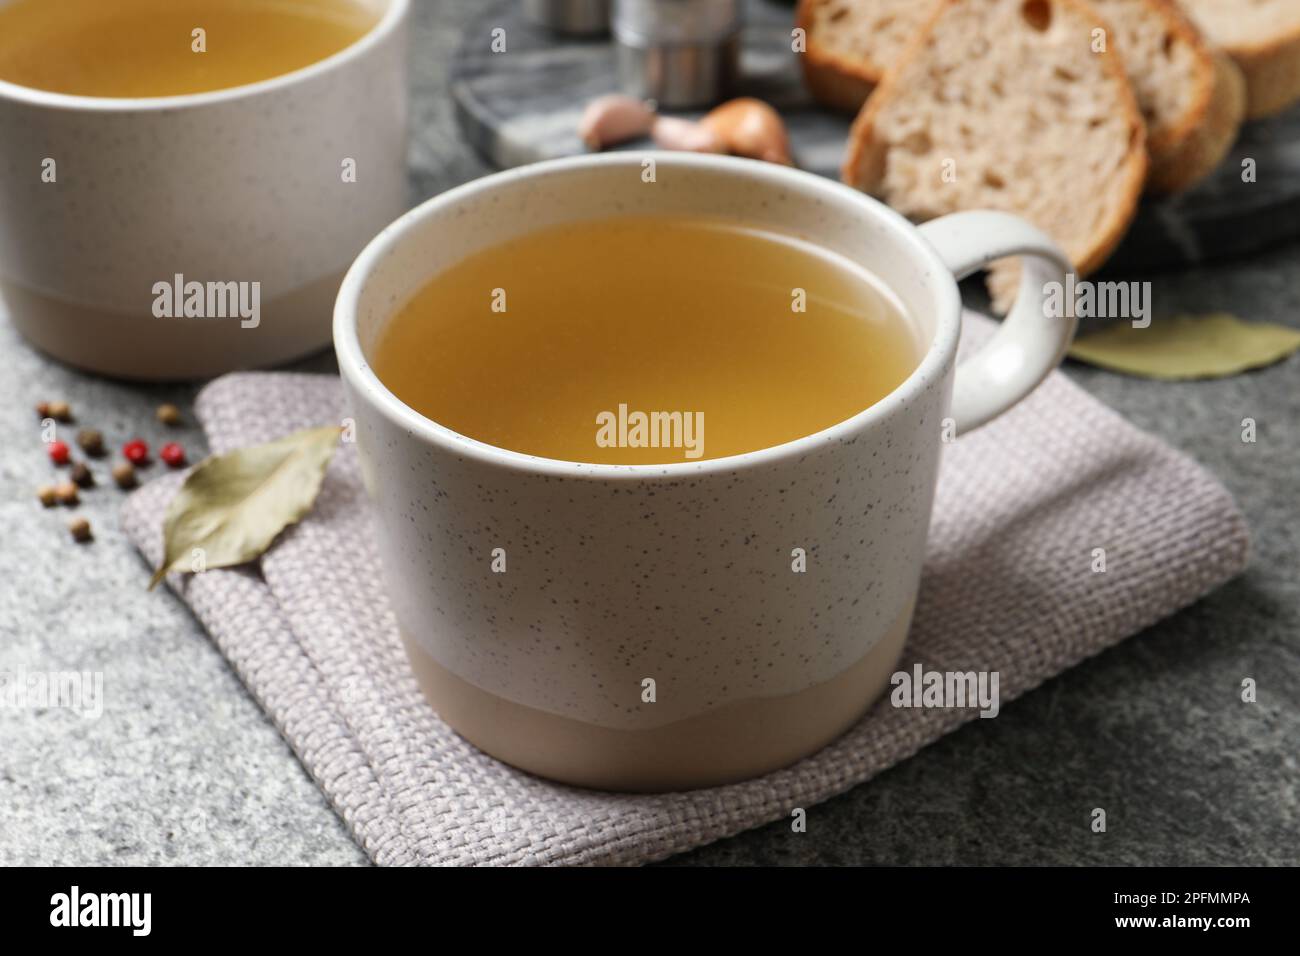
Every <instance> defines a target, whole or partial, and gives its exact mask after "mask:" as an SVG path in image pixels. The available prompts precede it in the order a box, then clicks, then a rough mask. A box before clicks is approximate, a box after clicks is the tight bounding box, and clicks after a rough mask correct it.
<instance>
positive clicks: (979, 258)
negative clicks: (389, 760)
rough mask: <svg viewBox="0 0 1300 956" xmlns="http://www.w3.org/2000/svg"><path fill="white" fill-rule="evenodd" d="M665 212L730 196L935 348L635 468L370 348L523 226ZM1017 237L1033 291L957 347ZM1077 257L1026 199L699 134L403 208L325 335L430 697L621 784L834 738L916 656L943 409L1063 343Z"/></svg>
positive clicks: (1039, 367) (522, 744)
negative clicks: (987, 336)
mask: <svg viewBox="0 0 1300 956" xmlns="http://www.w3.org/2000/svg"><path fill="white" fill-rule="evenodd" d="M651 157H652V158H653V159H654V160H655V162H656V164H657V169H656V176H655V182H654V183H653V184H647V183H646V182H644V181H643V179H642V170H643V160H644V159H646V158H651ZM649 213H658V214H674V213H676V214H694V215H700V216H710V217H725V218H731V219H739V220H740V221H742V222H744V223H746V224H749V225H752V226H755V227H759V228H767V229H772V230H776V231H781V232H786V233H795V234H798V235H800V236H802V237H804V238H806V239H808V240H810V241H812V242H815V243H817V244H819V245H821V246H823V247H825V248H828V249H830V250H832V251H834V252H837V253H839V254H840V255H842V256H846V257H848V258H849V259H851V260H853V261H854V262H856V263H858V264H860V265H862V266H865V267H866V268H867V269H868V270H870V271H871V272H872V273H874V274H875V275H876V276H878V277H880V278H881V279H882V281H883V282H884V283H885V284H886V285H887V286H888V287H889V288H890V290H892V292H893V293H894V294H895V296H896V297H897V300H898V301H899V303H900V304H901V305H902V307H903V310H904V312H905V315H906V317H907V321H909V322H911V323H913V324H914V325H915V329H916V331H917V332H918V333H919V335H920V336H921V341H923V342H925V343H928V345H927V347H926V349H925V352H924V356H923V357H922V359H921V361H920V364H919V365H918V366H917V368H916V370H915V371H914V372H913V373H912V374H911V376H910V377H909V378H908V379H907V380H906V381H905V382H904V383H903V384H902V385H900V386H899V387H898V388H897V389H896V390H895V391H894V392H892V393H891V394H889V395H888V396H886V397H885V398H884V399H883V400H881V401H880V402H878V403H876V404H875V405H873V406H871V407H870V408H867V409H866V410H864V411H862V412H861V413H859V414H857V415H855V416H854V417H853V418H850V419H848V420H847V421H844V422H841V423H840V424H838V425H835V426H834V427H832V428H828V429H825V430H824V431H821V432H818V433H816V434H813V435H809V436H807V437H805V438H800V439H798V440H797V441H792V442H789V443H786V444H783V445H778V446H776V447H772V448H765V449H762V450H760V451H755V452H751V453H748V454H743V455H736V456H733V457H727V458H717V459H711V460H705V461H700V462H695V463H674V464H666V465H630V466H629V465H610V464H579V463H575V462H564V461H555V460H550V459H543V458H535V457H532V456H529V455H523V454H519V453H516V452H513V451H508V450H504V449H501V448H496V447H493V446H490V445H485V444H483V443H480V442H477V441H474V440H472V439H470V438H467V437H465V436H462V435H459V434H457V433H455V432H453V431H451V430H449V429H447V428H445V427H443V426H442V425H439V424H438V423H436V422H434V421H430V420H429V419H427V418H424V417H423V416H421V415H420V414H418V413H417V412H415V411H414V410H412V409H411V408H409V407H407V406H406V405H404V404H403V403H402V402H401V401H399V400H398V399H397V398H396V397H395V396H394V395H393V394H392V393H391V392H390V391H389V390H388V389H387V388H386V387H385V386H384V383H383V382H382V381H380V380H379V379H378V378H377V377H376V375H375V374H374V372H373V371H372V369H371V367H370V363H369V360H368V356H369V355H370V353H371V350H372V349H373V348H374V345H375V342H376V338H377V335H378V333H379V332H380V331H381V330H382V329H383V327H384V325H385V323H386V322H387V321H388V320H389V319H390V318H391V317H392V316H393V314H394V312H395V310H396V309H397V307H398V306H399V305H400V304H401V303H402V302H403V301H404V300H405V299H406V298H407V297H409V296H410V295H411V294H413V293H414V292H415V291H416V290H417V289H418V288H419V287H420V286H422V285H423V284H424V283H425V282H427V280H428V279H429V278H430V277H431V276H433V275H435V274H436V273H437V272H438V271H439V270H442V269H445V268H447V267H448V266H449V265H451V264H452V263H454V262H456V261H458V260H459V259H461V258H463V257H465V256H467V255H470V254H472V253H474V252H477V251H479V250H481V249H484V248H485V247H489V246H492V245H493V244H496V243H500V242H501V241H503V240H506V239H509V238H511V237H514V236H517V235H519V234H521V233H526V232H528V231H530V230H536V229H539V228H543V227H547V226H551V225H555V224H558V223H562V222H569V221H575V220H581V219H587V218H597V217H606V216H611V215H634V214H649ZM1010 255H1022V256H1024V260H1023V261H1024V269H1023V274H1022V284H1021V288H1020V297H1019V300H1018V302H1017V304H1016V306H1015V308H1014V310H1013V311H1012V313H1011V315H1010V316H1009V317H1008V318H1007V319H1006V320H1005V321H1004V322H1003V324H1002V327H1001V329H1000V331H999V332H998V333H997V334H996V335H995V336H994V338H993V340H992V341H991V342H990V343H989V344H988V345H987V346H986V347H984V348H983V349H982V350H981V351H980V352H978V353H977V354H975V355H974V356H973V357H971V358H970V359H968V360H967V361H965V362H963V364H962V365H961V367H960V368H957V367H956V352H957V341H958V336H959V333H960V316H961V300H960V298H959V295H958V291H957V284H956V277H960V276H962V275H965V274H967V273H970V272H972V271H974V270H975V269H977V268H979V267H981V266H983V265H986V264H988V263H989V262H991V261H993V260H995V259H999V258H1002V257H1003V256H1010ZM580 267H581V265H580V264H579V263H575V264H574V268H580ZM1067 268H1068V265H1067V260H1066V258H1065V256H1064V255H1063V254H1062V253H1061V252H1060V251H1058V250H1057V249H1056V247H1055V246H1053V244H1052V243H1051V241H1050V240H1049V239H1047V237H1045V236H1044V235H1043V234H1042V233H1040V232H1038V231H1037V230H1035V229H1034V228H1032V227H1031V226H1028V225H1026V224H1025V223H1024V222H1022V221H1021V220H1018V219H1016V218H1014V217H1012V216H1008V215H1005V214H1002V213H994V212H970V213H961V214H958V215H954V216H948V217H945V218H942V219H938V220H935V221H933V222H930V223H928V224H926V225H925V226H922V227H920V228H917V227H915V226H913V225H912V224H910V223H909V222H908V221H907V220H906V219H904V218H903V217H902V216H900V215H898V214H897V213H895V212H893V211H891V210H890V209H888V208H887V207H886V206H884V205H882V204H880V203H878V202H876V201H875V200H872V199H870V198H868V197H867V196H864V195H861V194H859V193H857V192H854V191H853V190H851V189H849V188H847V187H845V186H842V185H839V184H837V183H833V182H830V181H828V180H824V179H821V178H818V177H816V176H813V175H810V174H807V173H803V172H799V171H796V170H792V169H788V168H785V167H781V166H774V165H770V164H765V163H758V162H753V161H749V160H740V159H730V158H721V157H705V156H695V155H691V154H684V153H657V154H650V157H646V156H641V155H634V154H628V153H618V154H610V155H601V156H591V157H582V158H577V159H569V160H559V161H555V162H547V163H539V164H536V165H533V166H527V167H524V168H522V169H518V170H514V171H511V172H506V173H501V174H499V175H495V176H489V177H487V178H486V179H481V180H478V181H476V182H472V183H470V184H468V185H465V186H462V187H460V188H458V189H454V190H452V191H450V192H447V193H444V194H443V195H441V196H439V197H437V198H436V199H433V200H431V201H429V202H427V203H425V204H424V205H422V206H420V207H419V208H418V209H415V210H413V211H411V212H410V213H408V214H407V215H405V216H403V217H402V218H401V219H399V220H398V221H397V222H396V223H394V224H393V225H392V226H390V227H389V228H388V229H386V230H385V231H384V232H383V233H382V234H381V235H380V236H378V237H377V238H376V239H375V241H374V242H372V243H371V244H370V245H369V246H368V247H367V248H366V250H365V251H364V252H363V253H362V254H361V257H360V258H359V259H358V260H357V262H356V263H355V264H354V265H353V267H352V269H351V270H350V271H349V273H348V275H347V277H346V278H345V279H344V282H343V287H342V289H341V291H340V294H339V299H338V303H337V306H336V309H335V317H334V338H335V348H336V350H337V352H338V358H339V365H340V366H341V368H342V373H343V382H344V385H345V389H346V391H347V394H348V398H349V400H350V403H351V407H352V409H353V413H354V415H355V418H356V426H357V439H358V445H359V449H360V457H361V465H362V471H363V475H364V479H365V483H366V487H367V490H368V492H369V494H370V495H371V497H372V499H373V503H374V512H375V518H376V522H377V526H378V527H377V532H378V539H379V545H380V552H381V554H382V560H383V566H384V574H385V575H386V579H387V582H388V588H389V592H390V594H391V598H392V604H393V609H394V611H395V613H396V617H397V621H398V624H399V626H400V629H401V632H402V634H403V636H404V640H405V641H406V645H407V650H408V653H409V656H410V659H411V663H412V667H413V669H414V672H415V675H416V677H417V678H418V680H419V683H420V686H421V687H422V688H423V690H424V693H425V695H426V696H427V697H428V700H429V702H430V703H431V704H432V706H433V707H434V708H435V709H436V710H437V711H438V713H439V714H441V716H442V717H443V718H444V719H445V720H446V722H447V723H448V724H450V725H451V726H452V727H453V728H455V729H456V730H457V731H459V732H460V733H461V734H462V735H463V736H465V737H466V738H467V739H469V740H470V741H471V742H473V743H474V744H476V745H478V746H479V747H480V748H481V749H483V750H485V751H487V752H488V753H490V754H493V755H495V756H497V757H499V758H500V759H502V760H505V761H507V762H509V763H511V764H514V765H516V766H518V767H521V768H523V769H525V770H529V771H532V772H535V773H538V774H541V775H544V776H547V777H552V778H555V779H558V780H563V781H567V782H570V783H575V784H580V785H586V786H594V787H603V788H612V789H629V790H667V789H681V788H689V787H698V786H704V785H710V784H717V783H722V782H726V781H732V780H737V779H742V778H744V777H748V776H752V775H756V774H759V773H762V772H764V771H767V770H771V769H774V768H777V767H781V766H784V765H786V764H789V763H791V762H793V761H795V760H797V759H798V758H800V757H802V756H804V755H806V754H809V753H811V752H813V751H815V750H817V749H818V748H820V747H822V746H823V745H825V744H826V743H828V742H830V741H831V740H832V739H834V738H835V737H836V736H837V735H839V734H840V733H842V732H843V731H844V730H845V729H847V728H848V727H849V726H850V725H851V724H852V723H853V722H854V721H856V720H857V719H858V718H859V717H861V716H862V714H863V713H864V712H865V711H866V709H867V708H868V707H869V706H870V705H871V703H872V701H873V700H875V698H876V697H877V696H879V694H880V692H881V691H882V690H883V689H884V688H885V687H886V686H887V684H888V681H889V677H890V675H891V673H892V672H893V670H894V668H895V666H896V664H897V661H898V658H899V655H900V653H901V651H902V647H903V642H904V639H905V637H906V635H907V629H908V626H909V624H910V621H911V616H912V608H913V605H914V603H915V599H916V594H917V588H918V585H919V582H920V577H921V563H922V559H923V557H924V553H925V540H926V531H927V525H928V524H929V520H930V506H931V500H932V497H933V492H934V486H935V478H936V472H937V469H938V463H939V450H940V445H941V441H942V436H943V434H944V432H945V419H946V418H947V417H949V416H951V417H952V419H953V420H954V422H955V429H956V431H957V432H961V431H963V430H969V429H971V428H974V427H976V426H978V425H981V424H983V423H984V422H986V421H988V420H989V419H991V418H993V417H994V416H996V415H998V414H999V413H1001V412H1002V411H1004V410H1006V409H1007V408H1009V407H1010V406H1011V405H1014V404H1015V403H1016V402H1017V401H1019V400H1020V399H1021V398H1022V397H1024V396H1025V395H1026V394H1027V393H1028V392H1029V391H1030V390H1032V389H1033V388H1034V387H1035V386H1036V385H1037V384H1038V383H1039V382H1040V381H1041V380H1042V379H1043V377H1044V376H1045V375H1046V374H1047V373H1048V371H1049V370H1051V369H1052V367H1053V366H1055V365H1056V364H1057V363H1058V362H1059V361H1060V359H1061V356H1062V355H1063V354H1064V352H1065V349H1066V346H1067V345H1068V343H1069V341H1070V337H1071V336H1072V334H1073V330H1074V322H1073V319H1072V318H1066V319H1064V320H1062V319H1048V318H1044V309H1043V289H1044V284H1045V283H1047V282H1051V281H1054V280H1055V281H1063V279H1064V275H1065V272H1066V270H1067ZM663 281H665V282H671V281H672V277H671V276H665V277H663ZM611 320H612V321H617V314H616V313H615V314H614V315H613V316H612V319H611ZM950 399H951V401H950ZM951 430H952V429H951V428H949V429H948V431H951ZM496 549H502V551H501V552H498V551H497V550H496ZM795 549H802V553H803V554H804V555H806V561H807V564H806V570H804V571H798V570H796V568H797V567H798V561H797V552H796V551H795ZM501 553H504V555H505V556H506V559H507V563H506V570H505V573H498V572H499V570H500V569H499V567H498V569H497V571H494V569H493V563H494V562H493V556H494V554H501ZM648 681H653V684H649V683H647V682H648ZM651 688H652V689H653V695H651V694H650V693H649V690H650V689H651ZM651 696H653V701H651V700H650V699H649V698H650V697H651Z"/></svg>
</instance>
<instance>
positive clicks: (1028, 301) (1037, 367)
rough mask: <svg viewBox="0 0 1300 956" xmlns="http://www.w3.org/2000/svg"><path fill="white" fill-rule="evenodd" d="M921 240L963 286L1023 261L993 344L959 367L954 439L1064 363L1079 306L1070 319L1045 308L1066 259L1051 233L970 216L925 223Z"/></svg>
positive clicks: (998, 216) (1005, 217) (1067, 267)
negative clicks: (995, 266)
mask: <svg viewBox="0 0 1300 956" xmlns="http://www.w3.org/2000/svg"><path fill="white" fill-rule="evenodd" d="M920 230H921V234H922V235H923V236H924V237H925V238H926V240H927V241H928V242H929V243H930V245H932V246H934V248H935V250H936V251H938V253H939V257H940V258H941V259H943V262H944V265H946V266H947V267H948V269H949V270H951V272H952V274H953V276H954V278H956V279H957V280H958V281H960V280H961V279H964V278H966V276H968V275H970V274H971V273H972V272H974V271H975V270H976V269H979V268H982V267H984V266H987V265H988V264H989V263H991V262H993V261H994V260H996V259H1001V258H1003V257H1004V256H1022V257H1023V258H1022V260H1021V271H1020V289H1019V291H1018V292H1017V294H1016V301H1015V304H1014V305H1012V307H1011V311H1010V312H1009V313H1007V317H1006V318H1005V319H1003V320H1002V324H1001V326H1000V327H999V328H998V330H997V332H995V333H994V334H993V338H992V339H991V340H990V341H989V342H988V343H987V344H986V345H985V346H984V347H983V348H981V349H980V350H979V351H978V352H976V353H975V354H974V355H972V356H971V357H970V358H968V359H966V360H964V361H963V362H962V363H961V364H960V365H958V366H957V375H956V381H955V382H954V383H953V392H952V417H953V420H954V421H955V422H956V432H957V434H959V435H960V434H963V433H965V432H968V431H972V430H974V429H976V428H979V427H980V426H981V425H983V424H985V423H986V422H989V421H992V420H993V419H994V418H997V417H998V416H999V415H1001V414H1002V413H1003V412H1005V411H1006V410H1007V409H1008V408H1010V407H1011V406H1012V405H1014V404H1016V402H1018V401H1020V400H1021V399H1022V398H1024V397H1025V396H1026V395H1028V394H1029V393H1030V392H1032V391H1033V390H1034V389H1035V388H1036V387H1037V386H1038V384H1039V383H1040V382H1042V380H1043V379H1045V378H1046V377H1047V373H1048V372H1050V371H1051V370H1052V369H1054V368H1056V366H1057V365H1059V364H1060V362H1061V359H1063V358H1064V357H1065V350H1066V349H1067V348H1069V347H1070V341H1071V340H1072V339H1073V338H1074V329H1075V325H1076V320H1075V317H1074V308H1073V305H1074V303H1072V302H1067V303H1066V308H1065V315H1062V316H1050V317H1049V316H1048V315H1047V314H1046V312H1045V310H1044V308H1043V306H1044V300H1045V299H1046V296H1047V289H1046V286H1047V284H1048V283H1049V282H1059V283H1061V287H1062V288H1064V286H1065V282H1066V275H1067V273H1070V272H1072V271H1073V269H1074V267H1073V266H1072V265H1071V264H1070V260H1069V257H1068V256H1066V254H1065V253H1064V252H1062V251H1061V250H1060V249H1059V248H1058V247H1057V245H1056V244H1055V243H1054V242H1052V240H1051V239H1049V238H1048V237H1047V236H1046V234H1044V233H1043V232H1041V231H1039V230H1038V229H1036V228H1034V227H1033V226H1031V225H1030V224H1029V223H1027V222H1025V221H1024V220H1023V219H1020V218H1017V217H1016V216H1012V215H1009V214H1007V213H1004V212H988V211H982V210H981V211H972V212H957V213H952V214H951V215H948V216H941V217H940V218H938V219H932V220H930V221H929V222H927V223H924V224H923V225H922V226H921V227H920Z"/></svg>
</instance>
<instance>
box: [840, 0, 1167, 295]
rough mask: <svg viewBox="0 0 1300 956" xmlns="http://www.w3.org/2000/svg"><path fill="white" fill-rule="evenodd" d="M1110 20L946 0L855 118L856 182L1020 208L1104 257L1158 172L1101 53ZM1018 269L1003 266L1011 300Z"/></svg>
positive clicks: (1039, 5)
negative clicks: (1150, 169) (1149, 176)
mask: <svg viewBox="0 0 1300 956" xmlns="http://www.w3.org/2000/svg"><path fill="white" fill-rule="evenodd" d="M1098 26H1099V20H1098V15H1097V13H1096V11H1095V10H1093V9H1092V8H1091V7H1089V6H1087V5H1086V4H1084V3H1082V2H1081V0H941V2H940V4H939V6H938V7H937V8H936V9H935V10H934V12H933V14H932V16H931V18H930V20H929V21H928V22H927V23H926V24H925V25H924V26H923V27H922V29H921V30H920V31H919V32H918V33H917V35H916V36H915V38H914V39H913V40H912V42H911V43H910V44H909V45H908V47H907V48H906V49H905V50H904V51H903V54H902V55H901V56H900V57H899V58H898V60H897V61H896V62H895V63H894V65H893V67H892V68H891V69H890V70H889V71H888V72H887V73H886V74H885V76H884V78H883V79H882V80H881V81H880V83H879V85H878V86H877V87H876V89H875V91H874V92H873V93H872V95H871V97H870V98H869V99H868V100H867V102H866V104H865V105H864V106H863V108H862V112H860V113H859V114H858V117H857V119H856V120H855V121H854V123H853V129H852V131H851V132H850V134H849V149H848V154H847V155H846V157H845V160H844V166H843V169H842V175H843V178H844V181H845V182H846V183H848V184H849V185H852V186H855V187H857V188H859V189H862V190H865V191H866V192H869V193H872V194H873V195H875V196H877V197H879V198H881V199H883V200H885V201H886V202H887V203H889V205H891V206H893V207H894V208H895V209H898V210H899V211H901V212H902V213H904V214H905V215H907V216H909V217H910V218H912V219H914V220H917V221H924V220H926V219H931V218H933V217H935V216H941V215H944V214H945V213H950V212H956V211H958V210H962V209H1000V210H1005V211H1007V212H1012V213H1016V214H1018V215H1020V216H1023V217H1024V218H1025V219H1027V220H1029V221H1030V222H1032V223H1034V224H1035V225H1037V226H1038V227H1039V228H1040V229H1042V230H1043V231H1044V232H1046V233H1047V234H1048V235H1050V236H1051V237H1052V238H1053V239H1055V240H1056V242H1057V243H1058V244H1059V245H1060V246H1061V248H1062V249H1063V250H1064V251H1065V252H1066V254H1067V255H1069V257H1070V259H1071V260H1072V261H1073V262H1074V264H1075V267H1076V270H1077V271H1078V272H1079V273H1080V274H1085V273H1087V272H1090V271H1092V270H1093V269H1096V268H1097V267H1098V266H1099V265H1101V263H1102V262H1103V261H1104V260H1105V259H1106V257H1107V256H1108V255H1109V254H1110V252H1111V251H1112V250H1113V249H1114V247H1115V246H1116V244H1118V242H1119V241H1120V239H1121V238H1122V237H1123V235H1124V232H1125V230H1126V229H1127V228H1128V225H1129V222H1130V221H1131V220H1132V218H1133V214H1134V212H1135V211H1136V209H1137V203H1138V197H1139V195H1140V194H1141V192H1142V185H1143V182H1144V180H1145V178H1146V172H1147V154H1146V144H1145V137H1146V127H1145V124H1144V123H1143V120H1142V114H1141V113H1140V112H1139V110H1138V106H1137V100H1136V99H1135V97H1134V95H1133V90H1132V87H1131V86H1130V84H1129V81H1128V78H1127V76H1126V75H1125V72H1124V67H1123V64H1122V63H1121V62H1120V59H1119V56H1118V55H1117V54H1116V52H1115V47H1114V46H1113V45H1109V44H1108V45H1107V47H1106V51H1105V52H1099V53H1094V52H1093V46H1092V42H1093V41H1092V31H1093V30H1094V29H1095V28H1097V27H1098ZM1102 28H1103V29H1106V27H1105V26H1104V24H1103V25H1102ZM999 273H1000V275H999ZM1011 275H1012V272H1011V271H1009V269H1008V267H1007V266H1006V265H1005V264H1002V265H1000V266H999V267H998V268H995V270H994V276H993V282H992V287H993V289H994V291H995V299H996V300H997V301H998V304H1000V305H1005V304H1006V302H1007V301H1008V300H1009V298H1010V292H1011V291H1012V290H1011V288H1008V282H1009V278H1010V276H1011Z"/></svg>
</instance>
